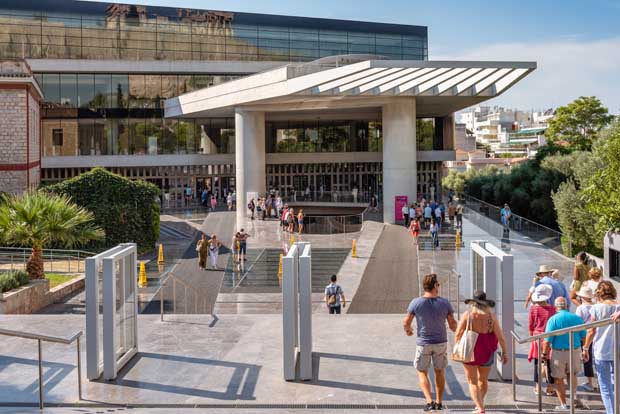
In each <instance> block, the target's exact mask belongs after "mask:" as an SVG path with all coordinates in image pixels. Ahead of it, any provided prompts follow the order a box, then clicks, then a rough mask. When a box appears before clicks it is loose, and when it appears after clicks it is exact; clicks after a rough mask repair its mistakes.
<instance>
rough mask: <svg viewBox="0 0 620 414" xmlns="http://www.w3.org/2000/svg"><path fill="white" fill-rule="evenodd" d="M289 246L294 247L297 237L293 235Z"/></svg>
mask: <svg viewBox="0 0 620 414" xmlns="http://www.w3.org/2000/svg"><path fill="white" fill-rule="evenodd" d="M288 244H289V245H290V246H292V245H294V244H295V236H293V235H291V238H290V240H289V241H288Z"/></svg>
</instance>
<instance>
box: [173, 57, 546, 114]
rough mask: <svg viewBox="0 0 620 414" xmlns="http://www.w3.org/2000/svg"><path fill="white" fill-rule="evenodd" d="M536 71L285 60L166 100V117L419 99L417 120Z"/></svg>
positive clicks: (529, 67) (482, 65)
mask: <svg viewBox="0 0 620 414" xmlns="http://www.w3.org/2000/svg"><path fill="white" fill-rule="evenodd" d="M534 69H536V62H462V61H417V60H365V61H363V62H358V63H352V64H349V65H345V66H339V67H335V66H334V65H333V64H323V63H316V62H310V63H305V64H290V65H286V66H283V67H280V68H276V69H272V70H269V71H266V72H262V73H258V74H255V75H251V76H247V77H245V78H241V79H236V80H233V81H230V82H226V83H223V84H220V85H217V86H212V87H210V88H205V89H201V90H198V91H194V92H191V93H187V94H184V95H181V96H178V97H176V98H172V99H168V100H166V102H165V116H166V117H167V118H177V117H191V118H195V117H208V116H230V115H232V114H233V113H234V110H235V108H244V109H247V110H257V111H265V112H280V111H309V110H318V111H321V110H338V109H345V108H372V107H381V106H382V105H384V104H385V103H387V102H389V101H391V100H394V99H398V98H399V97H408V96H415V97H416V111H417V116H418V117H432V116H444V115H448V114H450V113H453V112H456V111H458V110H461V109H464V108H467V107H469V106H471V105H475V104H478V103H480V102H483V101H485V100H487V99H490V98H494V97H496V96H498V95H500V94H502V93H503V92H505V91H506V90H508V89H509V88H510V87H511V86H512V85H514V84H515V83H516V82H518V81H519V80H521V79H522V78H523V77H525V76H527V75H528V74H529V73H530V72H532V71H533V70H534Z"/></svg>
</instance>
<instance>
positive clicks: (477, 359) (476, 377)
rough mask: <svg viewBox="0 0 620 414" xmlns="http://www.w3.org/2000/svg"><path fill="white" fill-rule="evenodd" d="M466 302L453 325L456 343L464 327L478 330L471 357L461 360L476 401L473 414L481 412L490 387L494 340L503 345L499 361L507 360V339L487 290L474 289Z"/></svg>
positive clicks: (504, 361)
mask: <svg viewBox="0 0 620 414" xmlns="http://www.w3.org/2000/svg"><path fill="white" fill-rule="evenodd" d="M465 304H467V305H470V307H469V310H467V311H465V313H464V314H463V316H462V317H461V320H460V321H459V324H458V327H457V328H456V335H455V343H458V342H459V341H460V339H461V337H462V336H463V334H465V330H466V328H467V327H468V326H469V329H471V330H472V331H474V332H476V333H477V334H478V339H477V340H476V344H475V346H474V350H473V353H474V360H473V361H471V362H465V363H463V367H464V368H465V375H466V377H467V383H468V385H469V393H470V395H471V398H472V400H473V402H474V404H475V405H476V409H475V410H474V411H472V413H473V414H484V413H485V410H484V398H485V397H486V395H487V390H488V387H489V382H488V380H489V372H490V371H491V367H492V366H493V362H494V357H495V351H496V350H497V344H498V342H499V345H500V346H501V348H502V352H501V354H500V358H501V360H502V363H504V364H505V363H507V362H508V354H507V353H506V339H505V338H504V334H503V332H502V328H501V327H500V326H499V322H498V321H497V319H496V318H495V315H493V313H492V312H491V309H492V308H493V307H495V302H494V301H492V300H490V299H487V295H486V293H484V292H483V291H480V290H477V291H475V292H474V297H473V298H472V299H467V300H466V301H465Z"/></svg>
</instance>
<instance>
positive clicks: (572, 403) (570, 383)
mask: <svg viewBox="0 0 620 414" xmlns="http://www.w3.org/2000/svg"><path fill="white" fill-rule="evenodd" d="M574 346H575V338H574V336H573V333H572V332H569V333H568V390H569V391H570V401H569V404H570V405H569V406H570V414H575V401H576V400H577V398H576V395H575V394H576V393H575V391H576V390H573V385H574V384H573V382H574V381H573V372H574V371H573V369H574V368H575V367H573V347H574ZM539 394H542V392H540V393H539Z"/></svg>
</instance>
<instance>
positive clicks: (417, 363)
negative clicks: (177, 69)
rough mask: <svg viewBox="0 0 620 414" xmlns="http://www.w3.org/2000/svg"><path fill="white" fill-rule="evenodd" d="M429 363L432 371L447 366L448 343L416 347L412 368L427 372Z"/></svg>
mask: <svg viewBox="0 0 620 414" xmlns="http://www.w3.org/2000/svg"><path fill="white" fill-rule="evenodd" d="M431 362H432V363H433V368H434V369H446V367H447V366H448V343H447V342H444V343H442V344H428V345H416V348H415V359H414V360H413V366H414V367H415V369H417V370H418V371H428V369H429V367H430V365H431Z"/></svg>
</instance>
